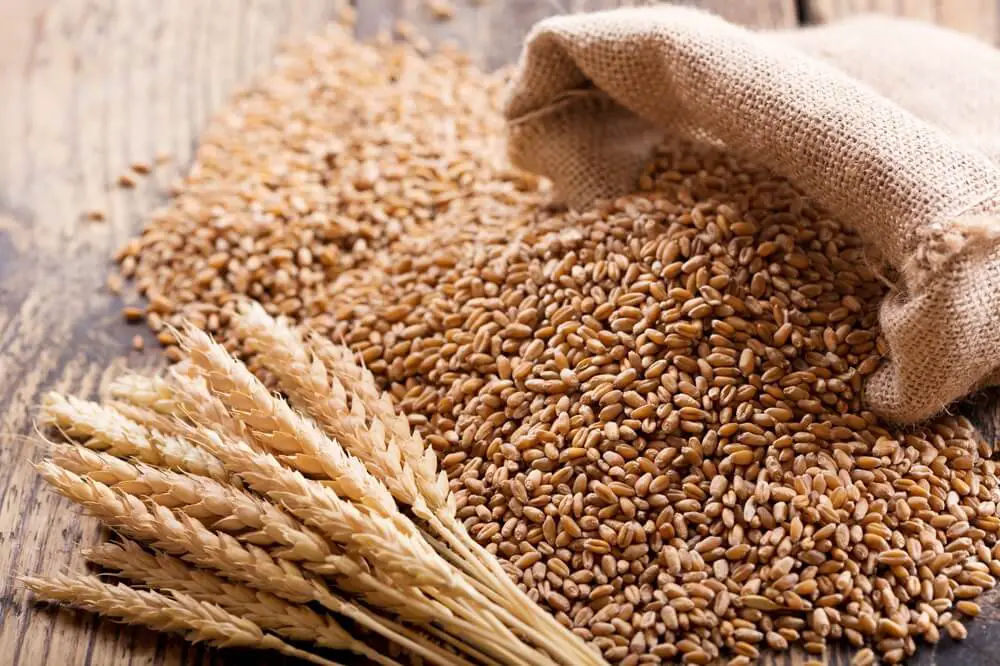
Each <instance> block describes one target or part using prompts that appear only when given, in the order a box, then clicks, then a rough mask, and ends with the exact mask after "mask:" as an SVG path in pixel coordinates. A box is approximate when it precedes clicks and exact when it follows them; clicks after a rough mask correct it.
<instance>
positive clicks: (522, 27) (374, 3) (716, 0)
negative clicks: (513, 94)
mask: <svg viewBox="0 0 1000 666" xmlns="http://www.w3.org/2000/svg"><path fill="white" fill-rule="evenodd" d="M644 4H651V2H649V1H648V0H452V5H453V6H454V9H455V15H454V16H453V17H452V19H451V20H448V21H440V20H437V19H435V17H434V15H433V14H432V13H431V11H430V10H429V8H428V7H429V5H428V3H427V2H426V0H361V1H360V2H358V3H357V7H358V29H359V32H360V33H361V34H363V35H370V34H375V33H377V32H379V31H382V30H392V29H393V27H394V26H395V25H396V22H397V21H399V20H401V19H402V20H404V21H406V22H408V23H411V24H413V25H414V26H415V27H416V28H417V32H418V33H419V34H422V35H426V36H427V37H428V38H430V39H431V40H433V41H440V40H442V39H451V40H454V41H456V42H458V43H459V44H461V45H462V46H463V47H465V48H466V49H467V50H468V51H469V52H470V53H473V54H474V55H475V56H476V57H477V60H478V62H479V63H480V64H481V65H483V66H485V67H488V68H494V67H497V66H500V65H504V64H507V63H510V62H513V61H515V60H516V58H517V56H518V53H519V52H520V50H521V42H522V40H523V39H524V36H525V35H526V34H528V31H529V30H530V29H531V26H532V25H534V24H535V23H536V22H537V21H539V20H541V19H543V18H546V17H548V16H554V15H558V14H568V13H575V12H584V11H598V10H602V9H613V8H615V7H624V6H634V5H644ZM675 4H687V5H695V6H699V7H702V8H705V9H708V10H711V11H713V12H716V13H717V14H720V15H721V16H724V17H725V18H727V19H729V20H731V21H733V22H736V23H741V24H744V25H749V26H754V27H762V28H779V27H782V28H788V27H792V26H794V25H796V23H797V16H796V12H795V1H794V0H759V1H758V0H755V1H754V2H744V1H743V0H695V1H687V2H684V1H679V2H676V3H675Z"/></svg>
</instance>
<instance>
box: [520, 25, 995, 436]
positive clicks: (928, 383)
mask: <svg viewBox="0 0 1000 666" xmlns="http://www.w3.org/2000/svg"><path fill="white" fill-rule="evenodd" d="M506 116H507V120H508V133H509V135H508V142H509V148H508V149H509V153H510V157H511V160H512V162H513V163H514V164H515V165H516V166H518V167H520V168H522V169H526V170H529V171H533V172H536V173H539V174H542V175H545V176H547V177H549V178H550V179H551V180H552V181H553V183H554V185H555V189H556V191H557V192H558V193H561V195H562V196H563V197H564V199H565V201H566V202H567V203H569V204H570V205H573V206H582V205H585V204H587V203H588V202H590V201H592V200H593V199H595V198H606V197H612V196H616V195H619V194H623V193H626V192H628V191H630V190H633V189H634V187H635V184H636V180H637V177H638V176H639V174H640V172H641V170H642V168H643V166H644V164H645V162H646V161H647V159H648V157H649V153H650V151H651V149H652V148H653V147H654V146H655V145H656V144H657V143H658V142H659V141H661V140H662V138H663V136H664V134H668V133H672V134H676V135H679V136H683V137H686V138H694V139H703V140H709V141H712V142H713V143H720V142H721V143H722V144H724V145H725V146H726V147H727V148H728V149H730V150H732V151H734V152H735V153H736V154H739V155H742V156H744V157H746V158H749V159H751V160H752V161H753V162H755V163H757V164H759V165H762V166H765V167H767V168H769V169H770V170H772V171H773V172H775V173H777V174H780V175H782V176H784V177H787V178H789V179H790V180H791V181H792V182H793V183H794V184H795V185H796V186H797V187H799V188H800V189H801V190H802V191H803V192H804V193H806V194H807V195H809V196H810V197H812V198H813V199H814V200H815V201H817V202H818V203H819V204H820V205H822V206H824V207H825V208H826V209H827V210H828V211H829V212H830V213H831V214H832V215H834V216H836V217H837V218H839V219H841V220H842V221H844V222H846V223H848V224H850V225H852V226H853V227H854V228H856V229H857V230H858V232H859V233H860V235H861V237H862V240H863V242H864V244H865V247H866V251H867V253H868V255H869V257H870V258H871V259H872V260H873V261H876V262H877V263H876V264H873V267H874V268H876V269H877V270H879V271H880V272H882V273H883V274H884V275H887V276H892V278H893V279H894V281H895V282H894V287H893V289H892V290H890V292H889V294H888V296H886V298H885V300H884V302H883V303H882V305H881V310H880V313H879V319H880V325H881V331H882V335H883V336H884V338H885V340H886V342H887V343H888V346H889V354H888V359H887V362H885V363H883V365H882V367H881V368H880V369H879V370H878V371H877V372H876V373H875V374H874V375H873V376H872V377H870V378H869V380H868V382H867V385H866V386H865V399H866V400H867V402H868V404H869V405H870V406H871V408H872V409H873V410H874V411H876V412H877V413H879V414H881V415H882V416H884V417H886V418H888V419H890V420H894V421H897V422H901V423H913V422H917V421H921V420H923V419H926V418H928V417H931V416H933V415H935V414H936V413H938V412H940V411H942V410H943V409H944V408H946V407H947V406H948V405H949V404H950V403H952V402H953V401H955V400H956V399H958V398H960V397H962V396H964V395H966V394H967V393H969V392H970V391H973V390H975V389H977V388H980V387H982V386H986V385H991V384H994V383H996V378H995V377H992V376H991V375H994V374H996V371H997V370H998V369H1000V240H998V238H1000V166H998V161H1000V52H997V51H994V50H993V49H992V48H990V47H988V46H986V45H983V44H980V43H978V42H976V41H974V40H972V39H970V38H967V37H964V36H961V35H958V34H956V33H952V32H950V31H947V30H943V29H940V28H936V27H933V26H929V25H924V24H920V23H916V22H912V21H907V20H900V19H888V18H875V17H866V18H863V19H853V20H848V21H845V22H843V23H840V24H835V25H832V26H828V27H822V28H808V29H804V30H799V31H789V32H762V33H754V32H750V31H748V30H745V29H743V28H740V27H737V26H734V25H731V24H729V23H727V22H725V21H723V20H722V19H719V18H717V17H715V16H712V15H711V14H708V13H704V12H702V11H699V10H693V9H688V8H681V7H671V6H665V5H661V6H654V7H642V8H635V9H620V10H614V11H609V12H601V13H594V14H581V15H572V16H560V17H554V18H551V19H547V20H545V21H542V22H541V23H539V24H538V25H537V26H535V28H534V30H533V31H532V33H531V35H530V36H529V38H528V41H527V43H526V45H525V49H524V53H523V55H522V59H521V64H520V69H519V73H518V76H517V78H516V79H515V81H514V84H513V89H512V92H511V97H510V99H509V100H508V104H507V107H506Z"/></svg>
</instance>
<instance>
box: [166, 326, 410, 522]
mask: <svg viewBox="0 0 1000 666" xmlns="http://www.w3.org/2000/svg"><path fill="white" fill-rule="evenodd" d="M179 341H180V344H181V345H182V346H183V347H184V348H185V349H187V351H188V352H189V354H190V358H191V362H192V364H193V365H195V366H196V367H197V368H198V369H199V370H201V372H202V373H203V376H204V377H205V380H206V381H207V382H208V385H209V387H210V388H211V389H212V392H213V393H215V394H216V395H217V396H218V397H219V399H220V400H222V402H223V403H225V405H226V407H227V408H228V409H229V411H230V413H231V414H232V415H233V416H234V417H236V418H238V419H239V420H240V421H241V422H242V423H243V424H244V426H245V428H246V430H247V431H248V433H249V434H250V436H251V438H252V439H253V440H254V441H256V442H257V444H258V445H259V446H260V447H261V448H263V449H264V450H267V451H272V452H275V453H278V454H285V455H290V456H291V457H290V459H289V460H290V462H291V463H292V464H296V462H297V456H303V457H305V458H307V459H308V463H307V467H305V468H304V469H302V471H304V472H306V473H309V472H311V471H312V470H313V469H315V467H316V466H318V467H319V468H320V469H321V470H322V471H323V473H324V475H325V476H326V477H327V479H329V481H330V485H331V487H333V489H334V490H335V491H336V493H337V495H339V496H341V497H343V498H345V499H348V500H350V501H352V502H356V503H358V504H360V505H364V506H367V507H369V508H370V509H373V510H376V511H378V512H379V513H381V514H382V515H384V516H391V515H393V514H397V513H398V509H397V507H396V502H395V500H393V497H392V495H391V494H390V493H389V491H388V489H387V488H386V487H385V485H384V484H382V482H381V481H379V480H378V479H376V478H375V477H373V476H372V475H371V474H369V473H368V471H367V470H366V469H365V466H364V464H362V463H361V461H359V460H358V459H357V458H355V457H354V456H351V455H348V454H347V452H346V451H344V449H343V447H342V446H341V445H340V444H339V443H338V442H336V441H335V440H331V439H330V438H328V437H327V436H326V435H325V434H323V432H322V431H321V430H320V429H319V428H318V427H317V426H316V424H315V423H313V422H312V421H310V420H308V419H305V418H303V417H302V416H301V415H299V414H297V413H296V412H295V411H294V410H292V408H291V407H290V406H289V405H288V404H287V403H286V402H285V401H284V400H282V399H280V398H278V397H276V396H274V395H271V393H270V392H269V391H268V390H267V387H265V386H264V385H263V384H262V383H261V382H260V380H258V379H257V378H256V377H255V376H254V375H253V373H251V372H250V371H249V370H248V369H247V367H246V366H245V365H243V364H242V363H240V362H239V361H237V360H236V359H234V358H233V357H232V356H230V354H229V352H227V351H226V350H225V348H224V347H222V345H219V344H216V343H215V342H213V341H212V340H211V338H209V337H208V335H206V334H205V333H204V332H203V331H200V330H198V329H195V328H192V327H187V328H186V329H185V331H184V333H183V334H180V335H179ZM300 469H301V468H300Z"/></svg>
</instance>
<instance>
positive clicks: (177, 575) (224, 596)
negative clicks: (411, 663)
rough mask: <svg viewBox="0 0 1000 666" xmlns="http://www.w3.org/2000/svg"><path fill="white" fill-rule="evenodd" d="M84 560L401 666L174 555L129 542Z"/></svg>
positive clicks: (326, 624) (330, 626)
mask: <svg viewBox="0 0 1000 666" xmlns="http://www.w3.org/2000/svg"><path fill="white" fill-rule="evenodd" d="M85 555H86V557H87V559H88V560H90V561H91V562H93V563H94V564H97V565H99V566H101V567H104V568H106V569H115V570H116V571H118V572H119V574H120V575H121V576H123V577H125V578H128V579H130V580H132V581H135V582H138V583H142V584H143V585H147V586H149V587H152V588H157V589H169V590H174V591H177V592H182V593H184V594H187V595H189V596H190V597H192V598H193V599H195V600H197V601H208V602H214V603H217V604H218V605H220V606H222V607H224V608H225V609H226V610H227V611H229V612H230V613H233V614H234V615H238V616H240V617H242V618H244V619H247V620H250V621H251V622H254V623H255V624H257V625H258V626H260V627H261V628H263V629H265V630H268V631H273V632H274V633H276V634H278V635H280V636H282V637H284V638H287V639H289V640H294V641H309V642H312V643H315V644H316V645H319V646H320V647H325V648H329V649H332V650H350V651H352V652H354V653H355V654H362V655H364V656H366V657H368V658H369V659H371V660H372V661H374V662H376V663H380V664H383V665H384V666H392V665H395V664H396V662H395V661H393V660H392V659H388V658H386V657H383V656H382V655H380V654H378V653H377V652H375V651H374V650H372V649H371V648H369V647H368V646H367V645H365V644H364V643H363V642H361V641H359V640H357V639H355V638H354V637H353V636H351V635H350V634H349V633H348V632H347V631H346V630H345V629H344V628H343V627H342V626H340V624H338V623H337V621H336V620H334V619H333V618H332V617H331V616H329V615H322V614H320V613H317V612H316V611H314V610H312V609H311V608H309V607H308V606H304V605H301V604H293V603H289V602H288V601H285V600H284V599H281V598H279V597H276V596H275V595H273V594H270V593H268V592H262V591H260V590H255V589H253V588H251V587H249V586H247V585H240V584H235V583H230V582H228V581H226V580H225V579H224V578H221V577H219V576H217V575H215V574H212V573H209V572H207V571H203V570H201V569H196V568H194V567H192V566H190V565H188V564H186V563H185V562H184V561H183V560H181V559H179V558H177V557H174V556H172V555H167V554H166V553H150V552H147V551H146V550H144V549H143V548H142V546H140V545H139V544H138V543H136V542H135V541H131V540H128V539H126V540H124V541H123V542H122V543H118V544H116V543H104V544H100V545H99V546H96V547H94V548H92V549H90V550H88V551H86V553H85Z"/></svg>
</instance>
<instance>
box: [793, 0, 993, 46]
mask: <svg viewBox="0 0 1000 666" xmlns="http://www.w3.org/2000/svg"><path fill="white" fill-rule="evenodd" d="M804 9H805V12H804V13H805V16H804V18H805V19H806V20H807V21H808V22H810V23H827V22H829V21H833V20H836V19H839V18H843V17H845V16H850V15H852V14H859V13H868V12H874V13H879V14H889V15H892V16H906V17H909V18H914V19H919V20H921V21H928V22H930V23H937V24H939V25H943V26H947V27H949V28H954V29H955V30H960V31H962V32H965V33H968V34H970V35H973V36H975V37H978V38H979V39H982V40H983V41H987V42H990V43H993V44H1000V1H998V0H804Z"/></svg>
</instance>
